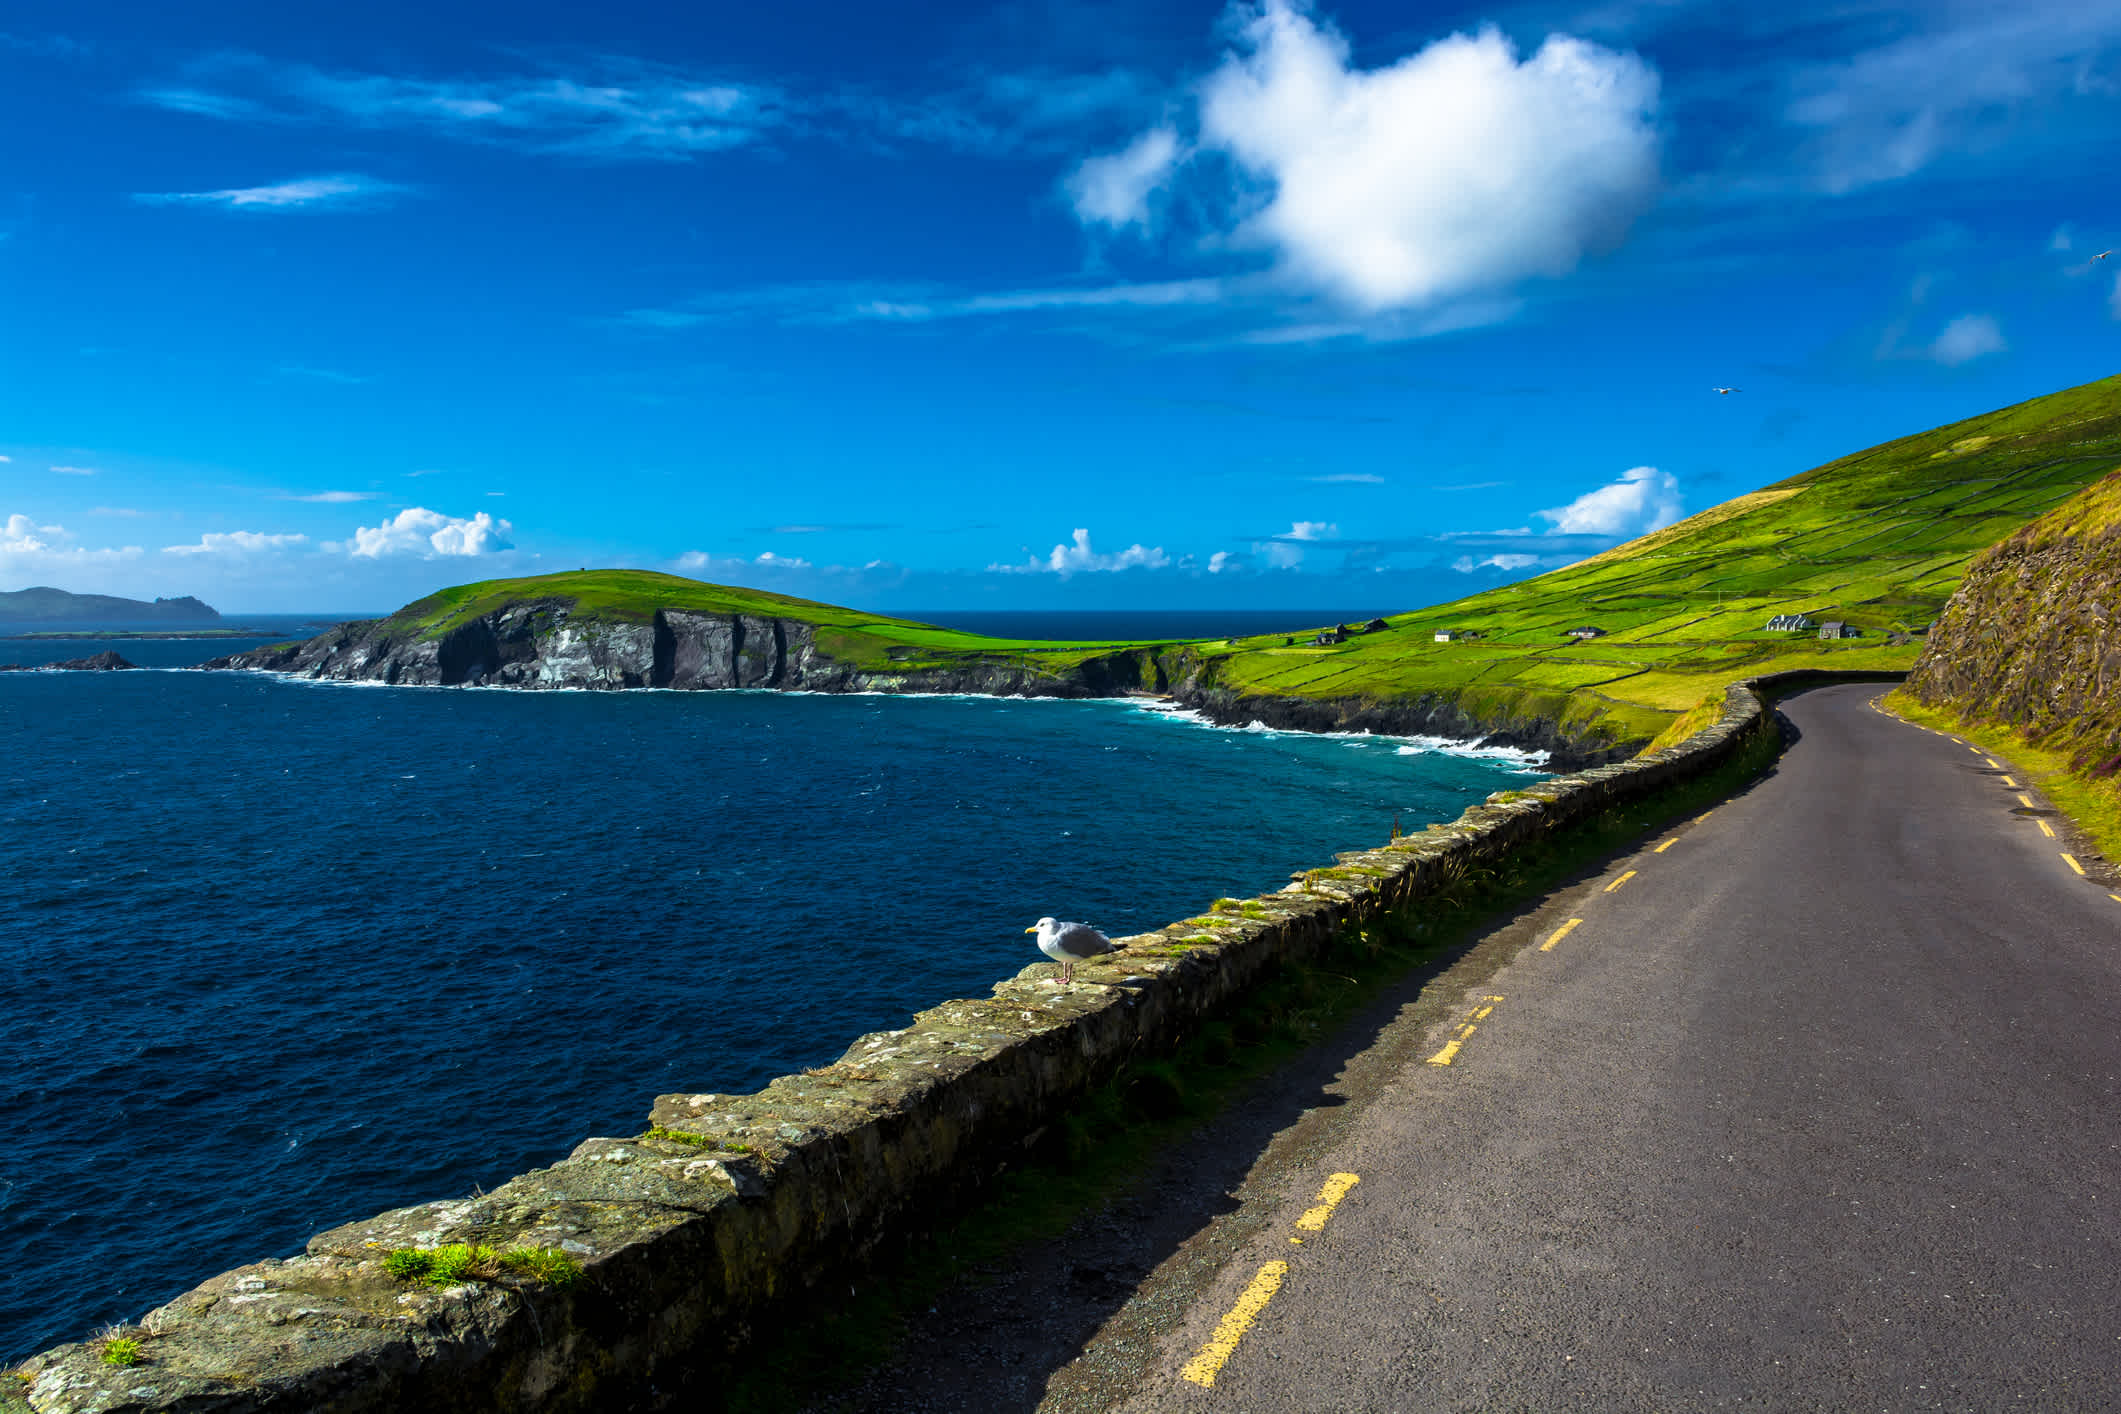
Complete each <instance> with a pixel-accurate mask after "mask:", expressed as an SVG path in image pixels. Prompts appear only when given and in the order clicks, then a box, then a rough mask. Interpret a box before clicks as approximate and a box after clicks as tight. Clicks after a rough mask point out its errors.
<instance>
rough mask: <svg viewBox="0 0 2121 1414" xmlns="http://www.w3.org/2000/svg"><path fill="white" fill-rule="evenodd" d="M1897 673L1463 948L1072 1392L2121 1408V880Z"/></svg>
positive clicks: (1826, 705)
mask: <svg viewBox="0 0 2121 1414" xmlns="http://www.w3.org/2000/svg"><path fill="white" fill-rule="evenodd" d="M1883 690H1884V689H1882V688H1880V687H1878V686H1876V685H1868V686H1852V687H1836V688H1828V689H1823V690H1820V691H1815V692H1812V693H1809V694H1806V695H1804V696H1802V697H1798V698H1795V699H1792V700H1790V701H1789V702H1787V703H1785V704H1784V705H1783V712H1784V714H1785V717H1786V718H1787V719H1788V720H1789V721H1790V722H1792V723H1793V724H1794V725H1795V727H1796V728H1797V729H1798V731H1799V733H1800V734H1801V735H1800V738H1799V740H1797V741H1796V743H1795V744H1794V745H1792V746H1791V748H1790V749H1789V751H1788V752H1787V754H1786V755H1785V756H1784V757H1783V759H1782V761H1781V763H1780V764H1779V766H1778V767H1777V768H1776V770H1775V772H1774V774H1773V775H1771V776H1770V777H1769V778H1767V779H1766V780H1764V781H1762V782H1760V783H1759V784H1758V785H1756V786H1755V787H1753V788H1752V789H1751V790H1749V791H1748V792H1746V793H1745V794H1743V795H1742V796H1740V797H1738V798H1737V799H1735V800H1733V801H1730V802H1728V803H1726V804H1725V805H1723V806H1720V807H1718V808H1716V809H1715V810H1713V811H1711V812H1709V813H1707V814H1706V815H1705V816H1703V817H1699V818H1696V819H1694V820H1692V821H1689V822H1687V823H1684V824H1682V825H1680V826H1679V827H1677V828H1675V829H1673V830H1671V831H1668V832H1666V833H1665V834H1663V835H1660V836H1658V837H1657V838H1656V839H1653V840H1651V841H1649V842H1647V843H1646V844H1644V845H1643V846H1642V847H1641V849H1640V850H1639V851H1637V852H1636V853H1635V854H1633V855H1632V856H1630V857H1628V858H1625V859H1621V860H1618V861H1616V862H1614V863H1613V864H1612V866H1611V867H1610V868H1608V869H1606V870H1604V871H1602V872H1601V873H1600V874H1599V875H1598V876H1597V877H1595V878H1591V879H1586V880H1584V881H1581V882H1579V883H1578V884H1576V885H1573V886H1571V887H1570V888H1568V889H1565V890H1563V891H1562V892H1560V893H1558V894H1557V895H1555V896H1554V897H1552V898H1550V899H1549V900H1547V901H1546V902H1545V903H1544V904H1543V905H1542V906H1541V907H1540V908H1539V909H1538V910H1537V911H1536V912H1532V913H1529V914H1528V915H1526V916H1524V917H1523V918H1522V919H1520V920H1519V921H1518V922H1517V924H1516V925H1515V926H1514V927H1513V928H1512V929H1511V930H1510V936H1509V937H1508V938H1507V939H1503V940H1500V941H1498V942H1497V943H1496V944H1495V945H1494V947H1490V946H1489V945H1483V949H1482V950H1477V951H1485V952H1487V953H1488V954H1489V956H1488V957H1487V959H1486V961H1485V962H1484V963H1482V964H1481V965H1477V966H1472V965H1469V966H1462V967H1454V968H1453V969H1452V970H1451V971H1450V972H1448V973H1446V974H1444V976H1443V977H1441V978H1439V979H1437V980H1436V981H1433V982H1431V983H1430V984H1429V986H1428V988H1427V991H1426V993H1425V994H1424V995H1425V997H1426V998H1427V999H1428V1003H1429V1004H1428V1005H1427V1006H1426V1009H1425V1010H1424V1011H1423V1013H1422V1014H1421V1015H1419V1016H1418V1017H1414V1018H1413V1023H1414V1024H1413V1025H1412V1027H1411V1033H1410V1035H1409V1036H1408V1037H1407V1038H1406V1039H1405V1043H1404V1044H1403V1045H1402V1046H1401V1047H1400V1048H1399V1052H1400V1053H1399V1056H1398V1059H1397V1060H1395V1061H1394V1062H1393V1064H1392V1066H1391V1067H1390V1070H1389V1073H1384V1074H1381V1075H1380V1076H1379V1078H1378V1079H1377V1082H1376V1083H1375V1084H1374V1085H1373V1086H1371V1087H1370V1088H1369V1091H1368V1093H1366V1094H1365V1095H1364V1096H1363V1098H1362V1103H1361V1104H1360V1106H1359V1107H1351V1109H1352V1108H1359V1110H1360V1113H1359V1114H1351V1115H1350V1117H1349V1118H1348V1119H1347V1121H1346V1122H1345V1123H1343V1124H1342V1125H1341V1127H1340V1129H1339V1130H1338V1131H1337V1132H1335V1133H1333V1134H1331V1135H1330V1136H1329V1142H1324V1143H1318V1144H1314V1145H1312V1146H1311V1151H1310V1152H1307V1153H1304V1154H1302V1155H1301V1156H1300V1160H1299V1161H1297V1162H1293V1163H1288V1164H1287V1165H1286V1169H1287V1171H1286V1173H1285V1174H1284V1175H1283V1178H1282V1180H1281V1181H1279V1182H1276V1183H1273V1184H1267V1185H1262V1184H1254V1185H1253V1186H1252V1188H1253V1191H1251V1192H1250V1193H1243V1194H1238V1195H1234V1196H1238V1197H1242V1198H1244V1199H1245V1200H1246V1202H1247V1203H1249V1204H1250V1205H1251V1206H1252V1207H1254V1208H1255V1209H1258V1210H1259V1211H1257V1212H1256V1213H1255V1214H1254V1220H1253V1221H1250V1222H1249V1223H1245V1224H1241V1225H1240V1226H1238V1227H1237V1228H1235V1229H1232V1230H1234V1231H1237V1232H1239V1233H1240V1234H1241V1237H1240V1239H1239V1240H1237V1241H1234V1242H1226V1243H1225V1244H1224V1246H1223V1248H1222V1250H1220V1251H1217V1252H1216V1253H1215V1254H1214V1260H1213V1262H1212V1263H1207V1264H1205V1265H1204V1261H1203V1259H1202V1258H1201V1257H1200V1256H1199V1255H1198V1253H1196V1254H1195V1255H1194V1256H1192V1257H1191V1258H1188V1257H1186V1255H1185V1254H1183V1253H1181V1254H1178V1255H1175V1256H1173V1257H1172V1258H1171V1259H1170V1260H1169V1261H1167V1262H1166V1263H1164V1267H1165V1268H1167V1269H1169V1270H1160V1271H1159V1272H1158V1273H1156V1274H1152V1275H1151V1276H1150V1277H1149V1278H1147V1279H1146V1280H1145V1281H1144V1283H1143V1284H1142V1286H1141V1288H1140V1290H1139V1291H1138V1292H1137V1294H1136V1295H1135V1296H1134V1297H1133V1298H1132V1299H1131V1300H1129V1301H1128V1302H1126V1303H1124V1304H1125V1305H1126V1306H1128V1307H1144V1306H1147V1307H1155V1308H1157V1309H1160V1310H1161V1311H1162V1312H1163V1314H1162V1315H1161V1316H1160V1317H1158V1318H1156V1319H1153V1320H1145V1319H1142V1318H1139V1316H1138V1313H1137V1316H1136V1317H1135V1318H1133V1319H1132V1323H1131V1325H1130V1324H1129V1321H1130V1316H1129V1311H1128V1310H1126V1309H1121V1310H1118V1311H1116V1312H1115V1313H1114V1315H1113V1316H1112V1318H1111V1319H1110V1320H1109V1321H1108V1322H1107V1327H1108V1329H1107V1331H1105V1332H1102V1333H1100V1335H1098V1336H1093V1337H1092V1338H1091V1340H1090V1341H1089V1342H1088V1343H1087V1346H1086V1347H1079V1348H1082V1349H1084V1353H1083V1354H1082V1355H1080V1356H1079V1357H1077V1358H1076V1360H1075V1361H1074V1362H1073V1363H1072V1366H1071V1367H1068V1368H1061V1369H1058V1370H1055V1371H1054V1372H1053V1375H1052V1378H1051V1380H1050V1382H1048V1383H1047V1388H1046V1395H1045V1398H1046V1402H1047V1405H1048V1407H1055V1408H1058V1407H1083V1406H1088V1405H1093V1404H1094V1405H1095V1406H1099V1407H1104V1408H1124V1409H1127V1410H1132V1411H1169V1410H1246V1411H1269V1410H1303V1411H1314V1410H1391V1411H1421V1410H1476V1409H1477V1410H1490V1409H1494V1410H1517V1409H1526V1410H1543V1411H1544V1410H1572V1409H1580V1410H1660V1411H1662V1410H1693V1409H1763V1410H1814V1409H1816V1410H1835V1411H1842V1410H1847V1411H1859V1410H1913V1409H1953V1410H1979V1411H1989V1410H2002V1409H2109V1408H2121V1207H2117V1202H2121V898H2117V897H2116V894H2121V886H2117V885H2115V884H2114V883H2112V882H2110V881H2102V879H2103V877H2104V875H2105V872H2106V871H2105V869H2104V866H2102V865H2100V864H2099V863H2097V862H2096V861H2094V862H2092V864H2091V868H2090V873H2089V874H2088V875H2080V874H2079V873H2077V872H2076V868H2075V867H2074V866H2073V865H2072V863H2071V859H2072V858H2074V857H2075V856H2076V855H2077V854H2082V853H2083V851H2082V850H2081V848H2077V847H2075V846H2074V845H2073V842H2072V836H2071V834H2070V832H2069V830H2068V829H2067V827H2066V825H2065V823H2064V822H2063V821H2061V820H2060V819H2059V818H2056V817H2054V816H2052V815H2051V814H2049V813H2046V807H2045V802H2044V801H2042V800H2041V799H2040V798H2039V797H2038V796H2037V795H2034V794H2031V793H2029V792H2027V791H2026V790H2025V789H2024V788H2023V785H2022V782H2019V781H2018V780H2016V779H2014V778H2013V777H2012V776H2011V775H2010V773H2009V770H2008V763H2007V762H2003V763H1992V762H1991V761H1990V759H1989V758H1987V757H1985V756H1984V755H1982V754H1981V753H1979V752H1977V751H1973V750H1970V749H1969V747H1968V746H1967V745H1966V744H1964V743H1963V742H1958V741H1955V740H1953V739H1950V738H1947V737H1944V736H1941V735H1938V734H1936V733H1932V732H1929V731H1926V730H1923V729H1921V728H1918V727H1915V726H1911V725H1909V724H1907V723H1904V722H1901V721H1898V720H1896V719H1893V718H1890V717H1888V716H1886V715H1884V714H1883V713H1881V712H1880V711H1878V710H1877V709H1876V708H1875V707H1874V706H1873V705H1872V703H1873V699H1875V698H1877V697H1878V696H1879V695H1880V693H1881V692H1882V691H1883ZM2051 832H2052V833H2051ZM1564 929H1565V930H1566V931H1563V930H1564ZM1549 944H1551V946H1549ZM1498 949H1499V951H1497V950H1498ZM1411 1015H1412V1013H1411V1011H1410V1016H1411ZM1468 1027H1470V1028H1471V1029H1470V1030H1468V1029H1467V1028H1468ZM1446 1060H1447V1061H1448V1063H1444V1062H1445V1061H1446ZM1262 1162H1264V1161H1262ZM1270 1190H1271V1191H1270ZM1195 1245H1196V1246H1198V1244H1195ZM1188 1261H1190V1262H1191V1267H1192V1269H1193V1272H1194V1275H1193V1277H1192V1279H1190V1280H1183V1281H1182V1280H1181V1275H1182V1274H1180V1273H1179V1272H1178V1269H1179V1268H1182V1267H1185V1266H1186V1265H1187V1263H1188ZM1159 1284H1161V1288H1162V1292H1163V1294H1162V1297H1161V1300H1162V1303H1163V1304H1162V1306H1161V1307H1157V1302H1158V1300H1159V1297H1158V1291H1159ZM1173 1291H1182V1293H1183V1296H1182V1299H1176V1298H1173V1296H1172V1295H1171V1293H1172V1292H1173ZM1122 1326H1125V1327H1128V1329H1129V1330H1130V1331H1131V1334H1130V1335H1129V1337H1128V1339H1129V1341H1130V1342H1131V1345H1130V1350H1131V1351H1132V1353H1131V1354H1129V1355H1128V1356H1127V1357H1126V1358H1125V1359H1117V1358H1111V1359H1106V1360H1105V1361H1104V1363H1103V1364H1100V1363H1099V1352H1100V1346H1101V1344H1105V1345H1110V1344H1112V1343H1113V1338H1112V1337H1111V1330H1112V1329H1114V1328H1118V1327H1122Z"/></svg>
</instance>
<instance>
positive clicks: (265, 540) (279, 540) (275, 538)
mask: <svg viewBox="0 0 2121 1414" xmlns="http://www.w3.org/2000/svg"><path fill="white" fill-rule="evenodd" d="M308 539H309V537H308V536H307V535H264V534H261V533H259V532H258V531H255V530H230V531H226V532H223V531H216V530H210V531H208V532H206V533H205V534H204V535H201V536H200V537H199V543H198V544H196V545H164V546H163V547H162V553H163V554H165V555H249V554H255V553H257V552H258V551H260V550H284V549H286V548H287V547H288V546H290V545H301V544H304V543H306V542H307V541H308Z"/></svg>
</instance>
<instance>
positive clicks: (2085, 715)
mask: <svg viewBox="0 0 2121 1414" xmlns="http://www.w3.org/2000/svg"><path fill="white" fill-rule="evenodd" d="M2117 620H2121V471H2117V472H2115V473H2114V474H2112V475H2109V476H2108V477H2106V478H2105V479H2104V480H2102V481H2097V482H2094V483H2093V484H2092V485H2090V486H2088V487H2086V488H2085V489H2084V490H2083V491H2081V492H2079V493H2078V494H2077V495H2075V496H2073V497H2071V498H2070V499H2069V500H2067V501H2065V502H2063V503H2062V504H2061V505H2060V506H2058V507H2056V508H2055V509H2054V510H2053V511H2051V512H2049V513H2048V514H2047V515H2045V516H2042V517H2041V518H2040V519H2039V520H2036V521H2034V522H2032V523H2031V524H2030V525H2027V526H2025V527H2024V528H2023V529H2021V530H2019V531H2018V532H2017V533H2015V534H2013V535H2011V536H2009V537H2007V538H2006V539H2004V540H2001V541H1999V542H1997V543H1996V544H1995V545H1993V546H1991V547H1990V548H1989V549H1987V550H1985V551H1983V552H1982V553H1981V555H1980V556H1979V557H1977V558H1976V559H1975V560H1974V562H1973V564H1972V565H1971V566H1970V567H1969V568H1968V570H1967V573H1966V579H1965V580H1964V581H1963V582H1962V583H1961V585H1960V587H1959V591H1958V593H1956V594H1954V595H1953V596H1952V598H1951V601H1950V603H1948V604H1947V605H1946V606H1945V610H1944V615H1943V617H1942V618H1940V619H1939V620H1938V621H1937V624H1936V626H1935V627H1934V628H1933V629H1931V631H1930V635H1929V644H1928V647H1927V648H1925V649H1924V650H1923V654H1922V657H1921V658H1920V659H1919V660H1917V662H1916V664H1915V668H1914V671H1913V672H1912V673H1910V674H1909V676H1908V680H1907V691H1908V692H1909V693H1910V694H1911V695H1912V696H1913V697H1915V698H1916V700H1918V701H1920V702H1922V703H1924V704H1925V705H1927V706H1931V707H1940V708H1944V709H1947V710H1949V711H1953V712H1957V713H1959V714H1960V715H1961V716H1963V717H1965V718H1968V719H1970V720H1975V721H1985V722H1994V723H1998V724H2001V725H2005V726H2009V727H2012V728H2014V729H2016V730H2017V731H2018V732H2020V733H2022V734H2023V735H2024V737H2025V738H2026V739H2027V740H2028V741H2030V742H2032V743H2033V744H2035V745H2038V746H2043V747H2047V748H2049V749H2052V750H2056V751H2063V752H2067V753H2068V754H2069V756H2070V758H2071V761H2072V764H2073V766H2074V767H2075V769H2076V770H2077V771H2078V772H2080V773H2082V774H2084V775H2087V776H2090V777H2093V778H2111V777H2113V776H2114V774H2115V772H2116V771H2117V770H2121V621H2117Z"/></svg>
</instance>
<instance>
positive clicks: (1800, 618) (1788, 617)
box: [1767, 614, 1817, 633]
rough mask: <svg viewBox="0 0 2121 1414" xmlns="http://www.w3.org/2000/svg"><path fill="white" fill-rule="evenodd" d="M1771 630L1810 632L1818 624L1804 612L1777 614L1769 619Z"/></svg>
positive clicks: (1768, 624)
mask: <svg viewBox="0 0 2121 1414" xmlns="http://www.w3.org/2000/svg"><path fill="white" fill-rule="evenodd" d="M1767 626H1768V628H1769V630H1770V631H1779V632H1785V633H1810V632H1811V631H1812V630H1813V629H1814V628H1815V627H1817V625H1815V624H1814V623H1813V622H1812V621H1811V620H1810V619H1808V618H1806V617H1805V616H1804V615H1802V614H1777V615H1775V617H1773V618H1772V619H1769V620H1768V621H1767Z"/></svg>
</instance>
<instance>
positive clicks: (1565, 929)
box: [1539, 918, 1583, 952]
mask: <svg viewBox="0 0 2121 1414" xmlns="http://www.w3.org/2000/svg"><path fill="white" fill-rule="evenodd" d="M1581 922H1583V920H1582V919H1581V918H1571V919H1570V920H1569V921H1568V922H1566V923H1564V924H1562V925H1561V926H1560V927H1559V928H1556V929H1555V930H1554V934H1553V936H1552V937H1550V938H1548V939H1547V940H1546V941H1545V942H1543V943H1541V944H1540V945H1539V950H1540V951H1541V952H1552V951H1554V944H1556V943H1558V942H1560V941H1561V940H1562V939H1563V938H1566V937H1567V936H1569V932H1570V930H1571V929H1573V928H1574V927H1575V926H1576V925H1577V924H1579V923H1581Z"/></svg>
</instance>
